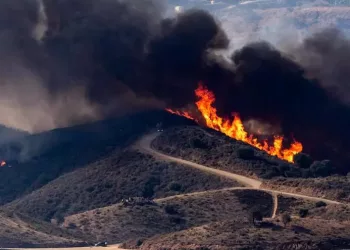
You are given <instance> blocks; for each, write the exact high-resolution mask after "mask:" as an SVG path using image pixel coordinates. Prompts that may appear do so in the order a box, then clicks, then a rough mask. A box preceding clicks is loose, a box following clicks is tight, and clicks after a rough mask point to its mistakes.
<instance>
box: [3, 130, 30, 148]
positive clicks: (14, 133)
mask: <svg viewBox="0 0 350 250" xmlns="http://www.w3.org/2000/svg"><path fill="white" fill-rule="evenodd" d="M27 135H29V133H27V132H25V131H22V130H18V129H13V128H8V127H6V126H4V125H0V145H1V144H4V143H7V142H9V141H12V140H16V139H18V138H21V137H24V136H27Z"/></svg>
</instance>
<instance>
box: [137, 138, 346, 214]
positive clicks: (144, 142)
mask: <svg viewBox="0 0 350 250" xmlns="http://www.w3.org/2000/svg"><path fill="white" fill-rule="evenodd" d="M159 134H160V133H159V132H158V133H152V134H148V135H146V136H144V137H143V138H141V139H140V140H139V141H138V142H137V143H136V145H135V148H136V149H139V150H141V151H143V152H145V153H148V154H151V155H153V156H154V157H156V158H158V159H161V160H165V161H172V162H177V163H181V164H183V165H186V166H189V167H192V168H196V169H199V170H201V171H204V172H207V173H211V174H214V175H219V176H223V177H226V178H229V179H231V180H235V181H237V182H239V183H241V184H243V185H245V186H246V187H250V188H251V189H259V190H262V191H265V192H269V193H271V195H273V197H274V203H275V204H274V211H273V215H272V217H274V216H275V215H276V211H277V207H278V198H277V195H278V194H282V195H285V196H290V197H295V198H303V199H306V200H311V201H323V202H325V203H327V204H342V203H340V202H338V201H334V200H329V199H324V198H319V197H313V196H308V195H302V194H295V193H288V192H283V191H278V190H272V189H264V188H261V184H262V182H261V181H259V180H255V179H253V178H249V177H246V176H242V175H239V174H233V173H230V172H227V171H223V170H219V169H214V168H210V167H207V166H204V165H201V164H198V163H194V162H190V161H187V160H183V159H179V158H176V157H172V156H169V155H166V154H163V153H160V152H159V151H157V150H155V149H153V148H152V146H151V144H152V141H153V140H154V139H155V138H156V137H157V136H158V135H159Z"/></svg>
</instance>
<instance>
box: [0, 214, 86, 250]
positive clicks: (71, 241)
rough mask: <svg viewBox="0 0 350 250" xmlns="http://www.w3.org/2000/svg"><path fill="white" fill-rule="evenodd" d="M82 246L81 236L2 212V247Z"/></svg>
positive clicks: (0, 238)
mask: <svg viewBox="0 0 350 250" xmlns="http://www.w3.org/2000/svg"><path fill="white" fill-rule="evenodd" d="M79 245H80V246H82V245H84V243H83V241H82V240H79V237H74V236H72V235H70V234H69V233H67V232H66V231H65V230H63V229H60V228H56V227H55V226H53V225H50V224H46V223H44V222H40V221H35V220H31V219H29V218H27V217H25V216H20V215H18V214H14V213H7V212H0V247H59V246H79Z"/></svg>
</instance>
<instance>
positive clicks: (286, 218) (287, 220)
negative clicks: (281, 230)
mask: <svg viewBox="0 0 350 250" xmlns="http://www.w3.org/2000/svg"><path fill="white" fill-rule="evenodd" d="M291 221H292V218H291V217H290V215H289V214H287V213H284V214H282V222H283V225H284V227H286V226H287V224H288V223H290V222H291Z"/></svg>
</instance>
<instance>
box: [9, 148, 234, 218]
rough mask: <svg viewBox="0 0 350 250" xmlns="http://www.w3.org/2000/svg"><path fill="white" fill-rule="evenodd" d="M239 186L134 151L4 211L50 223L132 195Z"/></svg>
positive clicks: (82, 171)
mask: <svg viewBox="0 0 350 250" xmlns="http://www.w3.org/2000/svg"><path fill="white" fill-rule="evenodd" d="M233 186H240V185H239V184H238V183H236V182H234V181H232V180H229V179H225V178H222V177H217V176H214V175H210V174H206V173H202V172H201V171H199V170H195V169H191V168H188V167H184V166H181V165H179V164H175V163H166V162H159V161H155V160H154V158H153V157H151V156H148V155H143V154H141V153H138V152H135V151H124V152H121V153H116V154H113V155H110V156H109V157H106V158H104V159H103V160H101V161H98V162H96V163H94V164H92V165H90V166H88V167H85V168H82V169H79V170H76V171H74V172H72V173H69V174H66V175H63V176H61V177H59V178H58V179H56V180H55V181H53V182H51V183H49V184H48V185H46V186H44V187H42V188H41V189H39V190H37V191H35V192H33V193H31V194H29V195H27V196H25V197H23V198H21V199H18V200H16V201H14V202H12V203H10V204H8V205H6V206H5V207H6V208H8V209H9V210H16V211H18V212H21V213H24V214H28V215H30V216H32V217H34V218H39V219H43V220H47V221H50V219H52V218H60V217H61V218H62V217H63V216H66V215H71V214H75V213H79V212H83V211H87V210H91V209H95V208H100V207H105V206H108V205H111V204H115V203H118V202H120V201H121V200H122V199H123V198H128V197H136V196H138V197H140V196H144V197H150V198H161V197H166V196H171V195H176V194H182V193H190V192H195V191H203V190H210V189H220V188H224V187H233Z"/></svg>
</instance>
